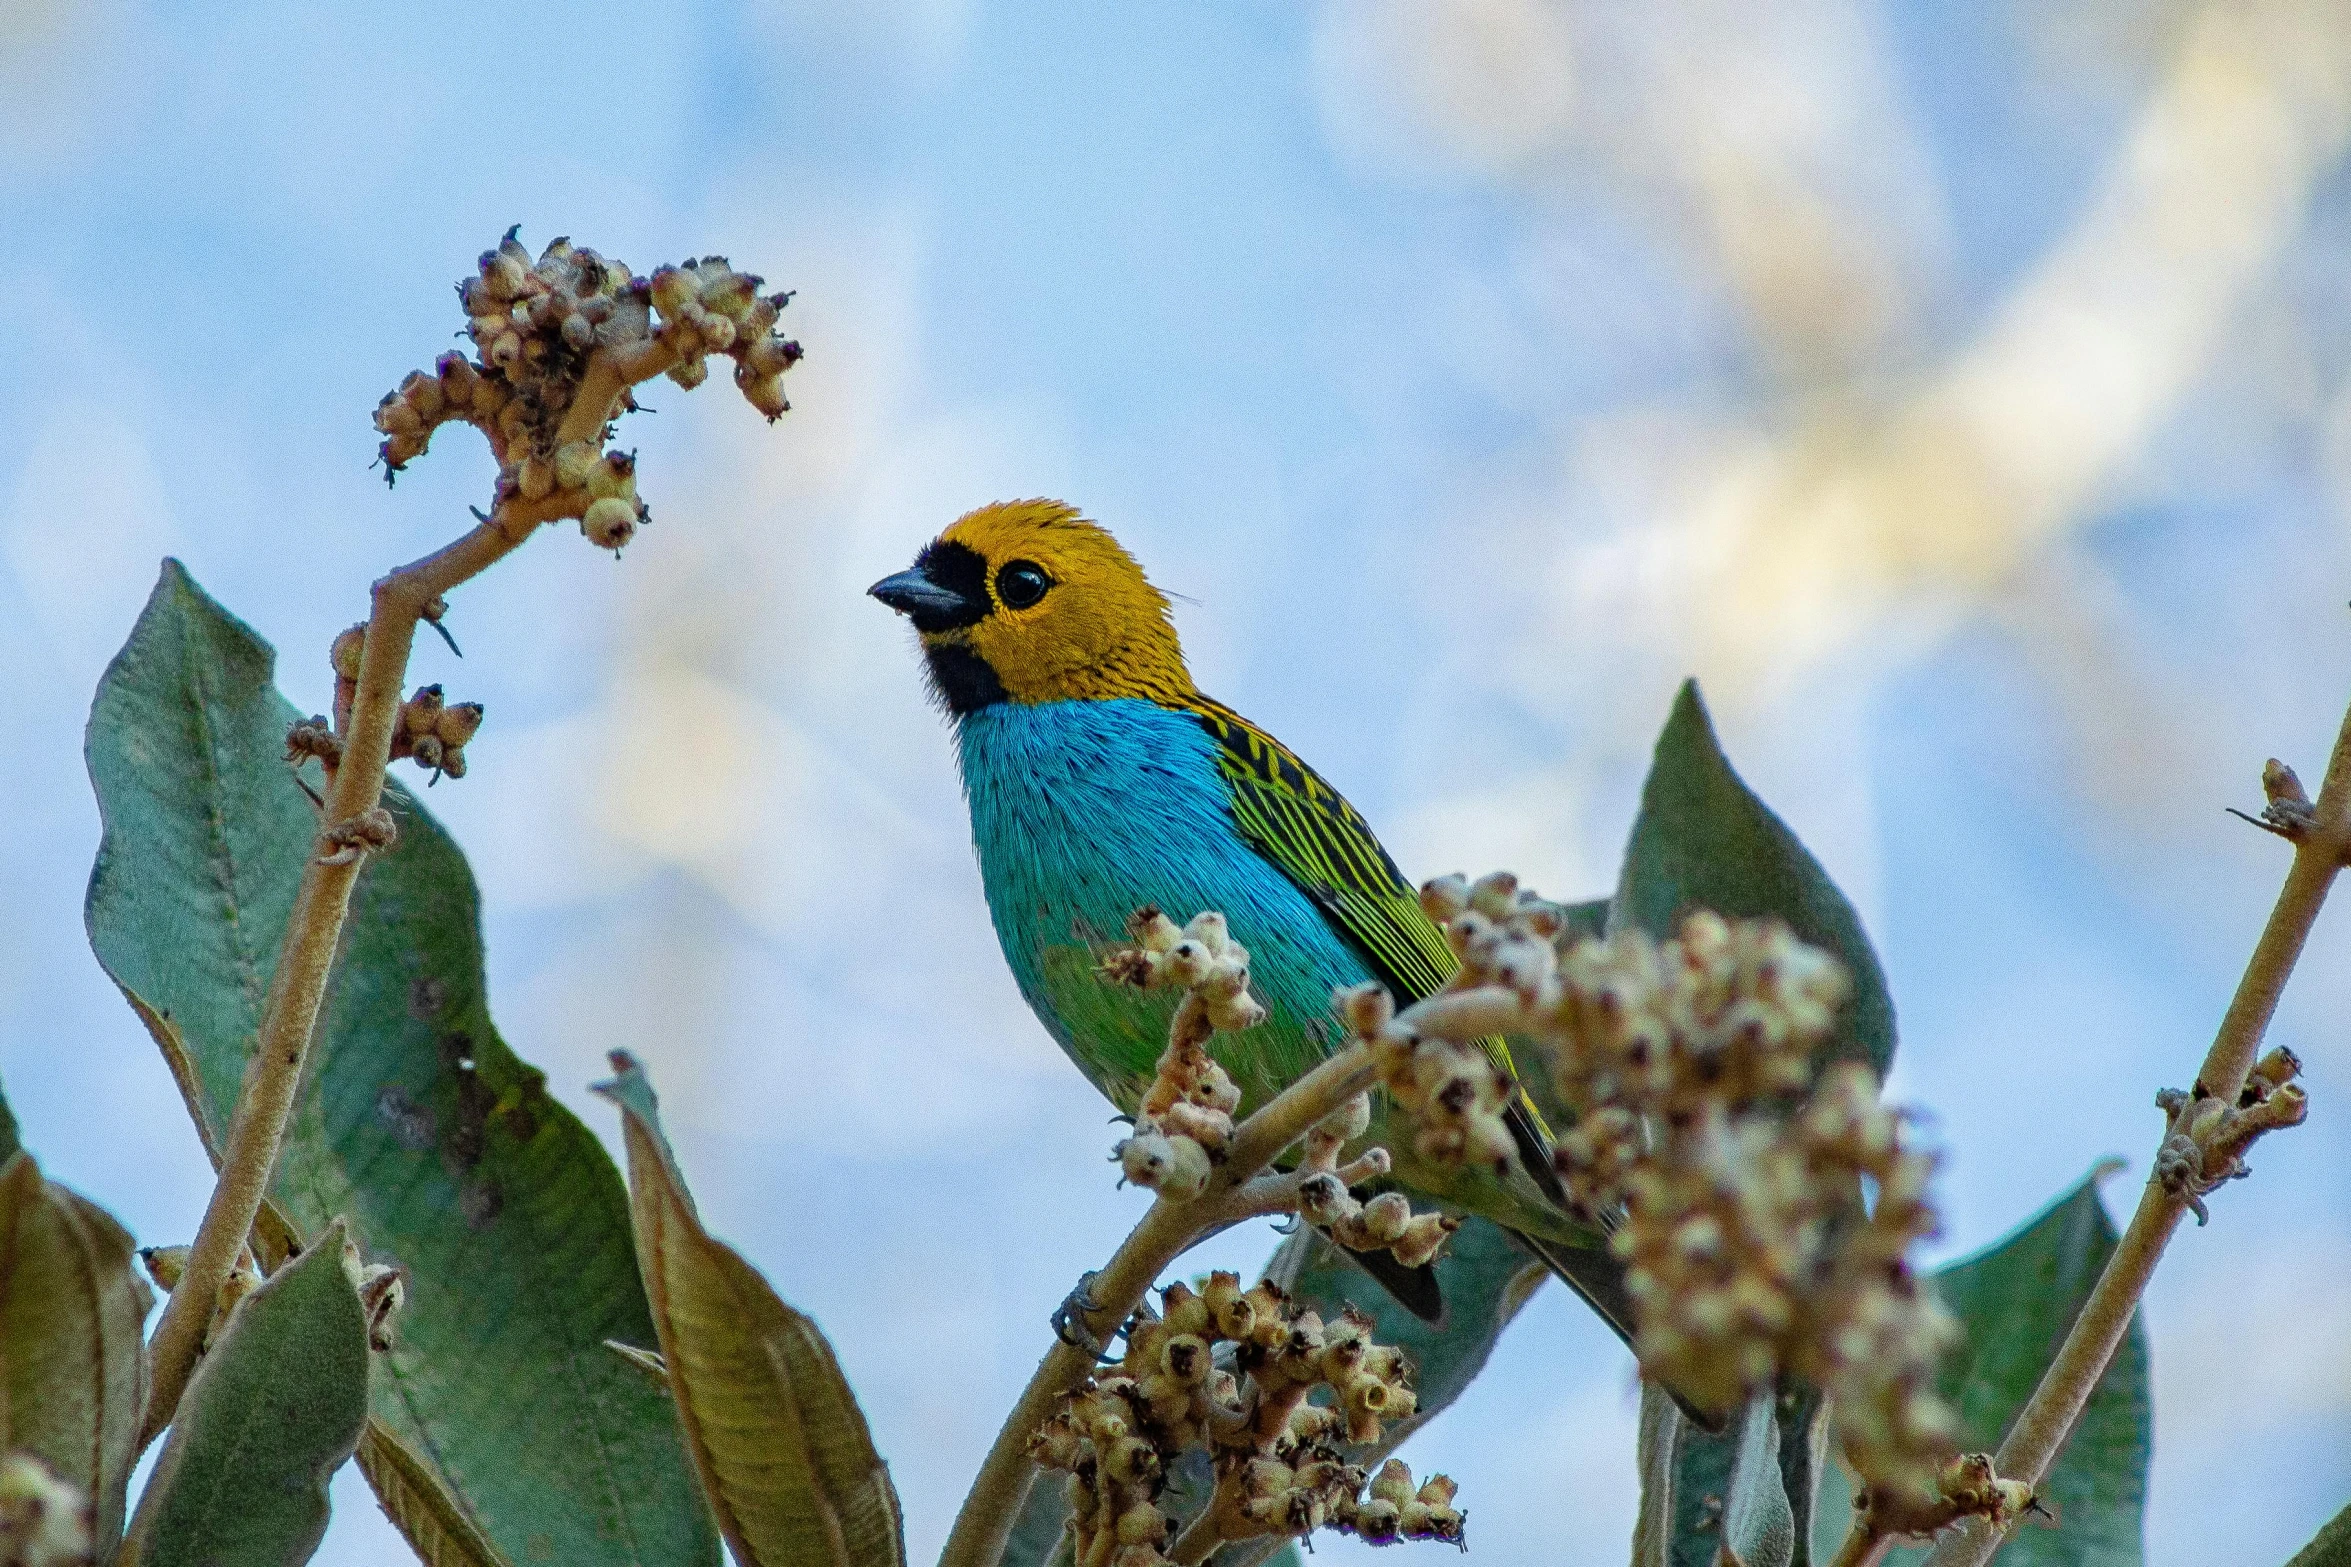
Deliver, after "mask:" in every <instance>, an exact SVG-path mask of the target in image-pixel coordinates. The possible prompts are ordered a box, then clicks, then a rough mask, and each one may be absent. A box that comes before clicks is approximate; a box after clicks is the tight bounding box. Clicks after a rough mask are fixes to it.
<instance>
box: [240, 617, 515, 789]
mask: <svg viewBox="0 0 2351 1567" xmlns="http://www.w3.org/2000/svg"><path fill="white" fill-rule="evenodd" d="M366 644H367V627H365V626H364V625H360V626H348V627H346V628H344V630H343V631H342V632H341V633H340V634H339V635H337V636H336V638H335V641H334V645H333V646H332V647H330V648H329V649H328V650H327V657H328V660H329V661H330V662H331V663H333V665H334V667H335V714H336V718H337V720H338V722H337V725H335V726H329V725H328V723H327V721H326V719H325V718H323V717H315V718H311V719H308V720H306V721H305V722H302V723H298V724H295V725H294V726H293V727H292V728H291V729H289V730H288V731H287V732H286V756H287V759H288V760H289V761H292V760H297V759H299V758H300V757H303V756H316V757H318V758H320V759H321V760H322V761H324V762H325V763H326V765H327V771H328V774H329V776H332V774H333V772H334V768H335V765H336V763H338V762H339V761H341V760H342V755H343V745H342V740H341V738H340V736H339V730H340V729H341V728H347V727H348V726H349V722H350V713H351V704H352V703H353V702H354V701H356V700H357V699H358V695H359V656H360V652H361V650H362V649H363V648H364V647H365V646H366ZM481 727H482V704H481V703H479V702H452V701H449V700H448V699H447V698H446V697H445V696H444V695H443V694H442V691H441V688H440V687H439V686H437V685H432V686H419V687H417V688H416V693H415V695H413V696H411V697H410V698H409V699H408V700H407V701H406V702H403V703H402V704H401V705H400V721H399V722H398V723H397V724H396V725H394V726H393V730H392V751H391V756H390V760H392V761H395V762H397V761H399V760H400V759H401V758H402V757H406V758H408V759H410V760H412V761H414V762H415V763H416V765H417V766H419V767H421V768H424V769H425V770H426V771H427V772H429V773H431V774H432V775H433V781H434V782H436V783H438V782H439V781H440V777H441V775H442V774H443V773H446V774H448V775H449V776H450V777H452V778H463V777H464V776H465V746H466V742H467V741H469V740H471V739H472V738H473V737H474V735H475V733H476V732H478V731H479V730H480V729H481Z"/></svg>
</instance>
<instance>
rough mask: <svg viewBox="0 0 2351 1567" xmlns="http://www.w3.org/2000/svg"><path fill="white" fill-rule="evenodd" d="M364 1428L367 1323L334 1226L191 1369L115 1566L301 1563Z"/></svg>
mask: <svg viewBox="0 0 2351 1567" xmlns="http://www.w3.org/2000/svg"><path fill="white" fill-rule="evenodd" d="M366 1424H367V1317H366V1313H365V1312H364V1311H363V1310H362V1309H361V1307H360V1304H359V1292H358V1290H357V1289H356V1288H355V1287H354V1286H353V1284H352V1281H351V1275H350V1273H349V1272H348V1271H347V1270H346V1268H345V1267H344V1263H343V1231H342V1228H341V1226H340V1225H339V1224H331V1225H329V1226H327V1228H326V1230H325V1233H323V1234H322V1235H321V1236H320V1237H319V1239H318V1243H317V1244H316V1245H315V1246H313V1247H312V1248H311V1249H310V1250H309V1251H307V1252H305V1253H303V1255H301V1256H300V1257H297V1258H295V1259H294V1260H293V1261H292V1262H289V1263H287V1264H286V1265H285V1266H284V1267H282V1268H280V1269H279V1270H278V1271H277V1272H276V1273H275V1274H273V1275H272V1276H271V1277H270V1278H269V1280H268V1281H267V1282H265V1283H263V1284H262V1285H260V1286H259V1287H258V1288H256V1289H255V1290H254V1291H253V1293H252V1294H250V1295H248V1296H246V1297H245V1298H244V1299H243V1300H242V1301H239V1302H238V1303H237V1307H236V1309H235V1310H234V1311H232V1312H231V1313H230V1314H229V1319H228V1322H227V1323H226V1325H225V1326H224V1327H223V1328H222V1329H221V1332H220V1336H219V1337H218V1338H216V1339H215V1340H214V1341H213V1344H212V1347H211V1348H210V1349H208V1350H206V1351H205V1353H204V1358H203V1359H202V1360H201V1361H199V1362H197V1366H196V1375H195V1376H194V1377H193V1378H192V1379H190V1381H189V1383H188V1390H187V1392H186V1393H185V1394H183V1395H182V1396H181V1399H180V1407H179V1410H178V1413H177V1414H176V1416H175V1417H174V1418H173V1420H172V1425H171V1434H170V1435H169V1436H167V1437H166V1438H165V1439H164V1443H163V1455H162V1456H161V1457H160V1458H158V1459H157V1460H156V1461H155V1472H154V1473H153V1474H152V1475H150V1476H149V1477H148V1480H147V1489H146V1491H145V1492H144V1493H143V1494H142V1495H141V1496H140V1498H139V1510H138V1513H137V1515H136V1516H134V1517H133V1518H132V1520H131V1528H130V1534H129V1537H128V1538H127V1539H125V1540H124V1542H123V1549H122V1555H121V1556H120V1557H119V1558H118V1567H179V1564H182V1563H184V1564H186V1567H212V1564H216V1563H226V1562H236V1563H240V1564H244V1563H251V1564H254V1567H261V1564H264V1563H269V1564H276V1563H284V1564H287V1567H292V1564H295V1563H299V1562H306V1561H308V1560H309V1559H310V1554H311V1552H313V1551H315V1550H317V1549H318V1542H319V1540H320V1539H321V1538H322V1537H323V1536H324V1535H325V1534H326V1529H327V1481H328V1479H329V1478H330V1477H332V1476H333V1474H334V1472H335V1471H336V1470H337V1469H340V1468H342V1467H343V1461H344V1460H345V1459H347V1458H349V1457H350V1456H351V1453H352V1450H353V1449H354V1448H356V1447H357V1446H358V1445H359V1433H360V1431H361V1429H362V1428H363V1427H364V1426H365V1425H366Z"/></svg>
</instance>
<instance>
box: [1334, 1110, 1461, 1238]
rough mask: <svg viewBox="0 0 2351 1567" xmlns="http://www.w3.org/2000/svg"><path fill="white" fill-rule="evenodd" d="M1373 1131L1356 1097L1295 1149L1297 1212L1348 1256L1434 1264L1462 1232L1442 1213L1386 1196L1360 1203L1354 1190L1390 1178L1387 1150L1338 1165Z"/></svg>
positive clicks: (1397, 1196)
mask: <svg viewBox="0 0 2351 1567" xmlns="http://www.w3.org/2000/svg"><path fill="white" fill-rule="evenodd" d="M1370 1129H1371V1096H1370V1095H1369V1094H1357V1095H1356V1096H1355V1097H1354V1098H1352V1099H1350V1100H1348V1101H1347V1102H1346V1103H1345V1104H1343V1105H1341V1106H1339V1108H1338V1109H1336V1110H1334V1111H1332V1112H1331V1113H1330V1114H1329V1115H1327V1116H1325V1117H1323V1119H1322V1120H1321V1121H1319V1122H1317V1123H1316V1124H1315V1126H1314V1127H1313V1128H1312V1129H1311V1130H1309V1131H1308V1132H1307V1134H1306V1136H1305V1137H1304V1138H1303V1139H1302V1140H1301V1142H1300V1144H1299V1157H1298V1170H1297V1181H1298V1212H1299V1214H1300V1215H1301V1216H1302V1217H1303V1218H1304V1219H1305V1220H1306V1222H1307V1223H1309V1224H1312V1225H1314V1226H1315V1227H1317V1228H1318V1229H1320V1230H1322V1231H1323V1232H1324V1233H1325V1234H1327V1235H1329V1236H1330V1237H1331V1239H1333V1240H1335V1241H1337V1242H1338V1243H1339V1244H1340V1245H1342V1246H1344V1247H1346V1248H1347V1249H1348V1250H1350V1251H1358V1252H1366V1251H1387V1252H1392V1253H1394V1254H1395V1257H1396V1260H1397V1261H1398V1262H1399V1263H1401V1264H1403V1265H1404V1266H1405V1267H1407V1268H1417V1267H1420V1266H1422V1265H1423V1264H1426V1263H1430V1262H1434V1261H1435V1260H1436V1258H1437V1253H1439V1252H1440V1251H1442V1250H1444V1248H1445V1242H1446V1241H1447V1239H1449V1238H1450V1237H1451V1236H1452V1234H1453V1232H1454V1231H1455V1230H1457V1229H1459V1228H1461V1221H1460V1220H1459V1219H1456V1218H1454V1217H1453V1216H1452V1215H1451V1214H1446V1213H1418V1214H1416V1213H1414V1212H1413V1211H1412V1202H1411V1199H1409V1198H1407V1197H1406V1196H1405V1195H1404V1194H1403V1193H1402V1192H1397V1191H1387V1192H1381V1193H1379V1194H1378V1195H1377V1196H1375V1197H1372V1198H1370V1199H1368V1200H1361V1201H1359V1200H1358V1199H1357V1198H1356V1196H1355V1193H1354V1190H1353V1188H1355V1187H1358V1186H1361V1185H1363V1184H1364V1183H1365V1182H1367V1181H1376V1180H1378V1179H1379V1178H1380V1177H1381V1176H1383V1175H1386V1174H1387V1173H1388V1169H1389V1165H1390V1160H1389V1157H1388V1150H1386V1149H1385V1148H1381V1147H1377V1146H1374V1147H1370V1148H1366V1149H1364V1150H1363V1152H1361V1153H1359V1154H1357V1155H1356V1156H1355V1157H1354V1158H1353V1159H1350V1160H1348V1161H1346V1162H1345V1163H1341V1162H1340V1159H1339V1155H1340V1154H1341V1152H1343V1151H1344V1150H1345V1148H1346V1146H1347V1144H1349V1143H1351V1142H1353V1141H1355V1140H1356V1139H1357V1138H1359V1137H1361V1136H1362V1135H1363V1134H1364V1133H1365V1132H1367V1131H1369V1130H1370Z"/></svg>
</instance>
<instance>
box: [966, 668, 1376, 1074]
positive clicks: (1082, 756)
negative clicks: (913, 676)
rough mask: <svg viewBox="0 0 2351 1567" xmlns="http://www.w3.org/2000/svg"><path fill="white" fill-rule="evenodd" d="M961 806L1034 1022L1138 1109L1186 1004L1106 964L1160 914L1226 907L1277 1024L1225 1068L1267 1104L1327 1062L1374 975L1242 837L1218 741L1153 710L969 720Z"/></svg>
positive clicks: (1026, 708) (1234, 1040) (1239, 1040)
mask: <svg viewBox="0 0 2351 1567" xmlns="http://www.w3.org/2000/svg"><path fill="white" fill-rule="evenodd" d="M958 740H959V745H960V751H961V763H962V768H963V786H964V793H965V795H966V796H967V798H968V799H969V800H970V802H971V826H972V839H973V842H974V843H975V845H976V846H977V847H978V850H979V857H980V875H981V879H982V881H983V882H984V883H985V885H986V888H987V895H988V911H989V913H990V915H991V916H993V918H994V920H995V924H996V935H997V939H998V940H999V941H1001V942H1002V943H1003V946H1004V957H1005V960H1006V961H1007V962H1008V963H1009V964H1010V965H1011V967H1012V972H1013V976H1014V977H1015V978H1016V979H1017V980H1018V981H1019V984H1020V990H1021V994H1022V995H1023V996H1025V997H1026V998H1027V999H1028V1003H1029V1005H1030V1006H1031V1007H1032V1008H1034V1009H1035V1011H1036V1014H1037V1016H1038V1018H1039V1019H1040V1020H1041V1021H1043V1023H1044V1025H1045V1027H1046V1028H1047V1029H1048V1030H1050V1031H1051V1032H1052V1034H1053V1037H1054V1038H1055V1039H1057V1040H1059V1041H1060V1043H1061V1047H1062V1049H1063V1050H1065V1051H1067V1052H1068V1053H1069V1055H1070V1058H1071V1059H1072V1060H1074V1061H1076V1062H1077V1063H1078V1065H1079V1066H1080V1067H1081V1068H1083V1069H1084V1070H1085V1072H1086V1073H1087V1075H1088V1076H1089V1077H1091V1078H1093V1080H1094V1081H1095V1083H1096V1084H1097V1085H1098V1086H1100V1087H1101V1088H1102V1089H1103V1091H1104V1092H1105V1093H1107V1094H1109V1096H1110V1097H1111V1098H1112V1099H1113V1100H1116V1101H1118V1102H1119V1103H1120V1104H1122V1105H1124V1106H1127V1107H1129V1108H1131V1107H1132V1105H1133V1103H1134V1100H1135V1099H1136V1097H1137V1096H1138V1095H1139V1093H1140V1091H1141V1089H1142V1087H1143V1085H1144V1084H1146V1083H1148V1082H1149V1080H1150V1076H1151V1067H1152V1063H1153V1062H1155V1061H1156V1060H1157V1059H1158V1058H1159V1054H1160V1052H1161V1051H1162V1050H1163V1049H1164V1048H1165V1047H1166V1043H1167V1020H1168V1017H1169V1014H1170V1012H1171V1011H1172V1009H1173V1005H1174V1003H1173V999H1172V998H1170V997H1167V996H1165V995H1160V994H1142V993H1138V992H1135V991H1132V990H1127V989H1124V988H1122V987H1115V986H1111V985H1108V984H1105V983H1104V982H1103V981H1102V980H1101V979H1099V978H1098V977H1097V976H1096V975H1095V973H1094V969H1095V965H1096V964H1098V963H1099V962H1100V961H1101V959H1102V957H1103V955H1104V954H1105V953H1107V952H1108V951H1109V950H1110V949H1111V948H1113V947H1115V946H1118V945H1120V944H1121V943H1123V942H1124V941H1125V940H1126V921H1127V916H1128V915H1129V914H1131V913H1133V912H1134V910H1135V909H1136V908H1138V907H1140V906H1141V905H1143V904H1146V903H1152V904H1157V905H1158V906H1159V907H1160V908H1162V909H1164V910H1165V911H1166V912H1167V913H1168V914H1169V915H1170V916H1171V917H1173V918H1174V919H1175V920H1177V921H1178V922H1179V923H1180V922H1181V921H1183V920H1186V919H1189V918H1190V917H1191V916H1192V915H1194V914H1196V913H1198V912H1200V911H1201V910H1202V909H1220V910H1222V911H1223V912H1224V914H1225V917H1226V918H1227V919H1228V920H1229V921H1230V922H1231V924H1232V929H1233V934H1234V935H1235V936H1236V937H1237V938H1238V939H1239V940H1240V941H1241V942H1242V944H1243V945H1245V946H1247V947H1248V949H1249V952H1250V957H1251V973H1252V978H1253V980H1254V984H1255V988H1256V992H1257V995H1258V998H1259V999H1260V1000H1261V1001H1263V1002H1264V1003H1265V1005H1266V1008H1267V1010H1268V1012H1269V1014H1270V1016H1269V1017H1268V1019H1267V1021H1266V1022H1265V1023H1264V1024H1263V1025H1261V1026H1260V1027H1258V1028H1255V1029H1252V1030H1250V1031H1249V1032H1248V1033H1246V1034H1242V1035H1223V1036H1219V1038H1218V1040H1217V1043H1216V1054H1217V1055H1218V1057H1219V1058H1220V1059H1221V1060H1223V1061H1224V1064H1225V1066H1226V1069H1227V1070H1228V1071H1231V1072H1232V1073H1233V1075H1234V1078H1235V1080H1236V1081H1238V1082H1239V1083H1240V1085H1241V1087H1242V1090H1243V1093H1244V1095H1245V1102H1246V1103H1247V1104H1249V1105H1254V1104H1256V1103H1258V1102H1259V1101H1260V1100H1261V1099H1262V1098H1264V1097H1266V1096H1268V1095H1270V1094H1271V1093H1273V1092H1274V1091H1276V1090H1278V1089H1279V1088H1280V1087H1281V1086H1282V1085H1283V1084H1285V1083H1287V1082H1289V1081H1290V1080H1291V1079H1292V1078H1294V1077H1296V1076H1297V1075H1298V1074H1299V1073H1301V1072H1303V1071H1305V1070H1307V1069H1308V1068H1309V1067H1310V1066H1312V1064H1313V1063H1314V1062H1315V1061H1317V1060H1319V1059H1321V1057H1322V1056H1323V1055H1324V1054H1326V1053H1327V1041H1328V1040H1329V1038H1330V1037H1331V1030H1332V1023H1331V1001H1330V998H1331V990H1332V987H1334V986H1337V985H1353V984H1357V983H1360V982H1361V981H1362V980H1364V979H1367V978H1369V977H1370V971H1369V970H1368V968H1367V967H1366V966H1365V964H1364V962H1363V960H1362V959H1361V957H1360V956H1358V955H1357V953H1356V951H1355V950H1354V948H1353V947H1351V946H1350V945H1348V943H1347V942H1346V941H1345V940H1344V938H1342V937H1341V936H1340V935H1339V934H1338V933H1337V932H1336V931H1335V930H1333V929H1332V927H1331V926H1330V924H1329V923H1328V922H1327V921H1326V920H1325V918H1324V916H1323V913H1322V911H1321V910H1320V909H1319V908H1317V907H1316V906H1315V905H1314V904H1313V903H1312V902H1311V901H1309V900H1308V898H1307V897H1306V895H1305V894H1303V893H1301V892H1300V891H1299V890H1298V888H1297V887H1296V885H1295V884H1293V883H1292V882H1291V881H1290V879H1289V878H1288V877H1286V876H1284V875H1283V874H1282V873H1281V871H1280V870H1279V869H1277V868H1276V867H1275V866H1273V865H1272V864H1270V863H1269V862H1268V861H1266V860H1265V859H1264V858H1263V857H1262V856H1260V855H1259V854H1258V853H1257V851H1256V850H1255V849H1254V848H1252V847H1251V846H1250V845H1249V843H1248V841H1247V840H1245V839H1244V838H1242V837H1241V836H1240V833H1239V832H1238V830H1237V829H1236V828H1235V826H1234V823H1233V816H1232V811H1231V808H1230V806H1229V805H1228V803H1227V794H1226V788H1225V783H1224V779H1223V777H1222V775H1221V774H1220V773H1219V771H1218V768H1217V761H1216V753H1217V746H1216V741H1215V740H1214V739H1213V738H1212V737H1211V736H1210V735H1209V734H1208V732H1207V731H1206V730H1205V729H1203V728H1202V727H1201V725H1200V722H1199V720H1198V719H1196V718H1193V717H1192V716H1191V715H1189V714H1186V713H1181V712H1175V711H1172V710H1170V709H1167V708H1163V707H1160V706H1158V705H1157V704H1155V703H1151V702H1143V701H1132V700H1121V701H1112V702H1051V703H1040V704H1035V705H1023V704H1020V703H1014V702H998V703H994V704H992V705H990V706H987V707H984V708H981V709H979V710H978V711H976V712H972V713H968V714H966V715H964V716H963V718H962V721H961V724H960V729H959V735H958Z"/></svg>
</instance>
